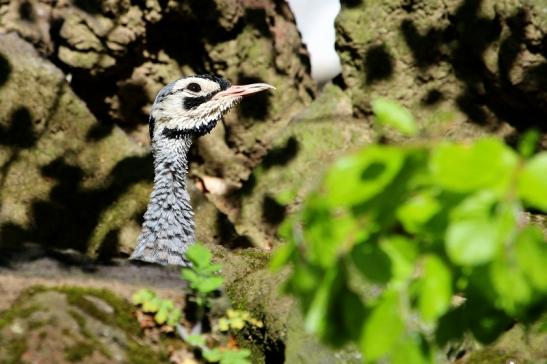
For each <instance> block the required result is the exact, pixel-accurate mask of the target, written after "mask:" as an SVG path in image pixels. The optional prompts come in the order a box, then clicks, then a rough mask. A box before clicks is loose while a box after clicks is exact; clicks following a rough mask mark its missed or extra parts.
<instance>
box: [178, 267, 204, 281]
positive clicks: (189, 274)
mask: <svg viewBox="0 0 547 364" xmlns="http://www.w3.org/2000/svg"><path fill="white" fill-rule="evenodd" d="M181 277H182V279H184V280H187V281H188V282H190V283H193V282H197V281H199V280H200V277H199V276H198V274H197V273H196V272H195V271H194V270H193V269H191V268H182V270H181Z"/></svg>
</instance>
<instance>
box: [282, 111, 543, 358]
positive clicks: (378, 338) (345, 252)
mask: <svg viewBox="0 0 547 364" xmlns="http://www.w3.org/2000/svg"><path fill="white" fill-rule="evenodd" d="M373 106H374V110H375V112H376V113H377V117H378V119H380V121H381V122H382V123H383V124H384V125H391V126H395V127H398V128H401V129H402V130H403V131H404V132H405V133H406V134H413V133H415V132H416V131H417V128H416V127H415V126H414V125H413V120H412V118H411V117H409V115H408V113H407V112H405V111H404V109H402V108H401V107H400V106H398V105H397V104H394V103H391V102H384V101H382V102H380V103H376V104H375V105H373ZM536 141H537V138H536V137H535V136H534V135H533V134H531V135H530V136H527V140H526V141H524V142H523V143H521V145H520V146H519V150H521V153H522V155H521V156H519V155H518V154H517V153H516V152H514V151H513V150H512V149H511V148H509V147H508V146H506V145H505V144H504V143H503V142H501V141H499V140H496V139H494V138H481V139H478V140H476V141H474V142H470V143H454V142H442V143H438V144H435V143H430V142H426V143H421V144H414V145H412V144H409V145H405V146H389V145H370V146H367V147H366V148H364V149H363V150H361V151H360V152H357V153H354V154H352V155H349V156H345V157H343V158H341V159H339V160H338V161H336V163H335V164H334V165H333V166H332V168H330V170H329V171H328V172H327V174H326V176H325V179H324V182H323V184H322V185H321V186H320V188H319V189H318V190H317V191H315V192H314V193H312V194H311V195H310V196H309V197H308V198H307V200H306V201H305V203H304V206H303V208H302V210H301V211H300V212H299V213H296V214H294V215H292V216H291V217H289V219H287V220H286V221H285V222H284V224H283V225H282V227H281V229H280V234H281V235H282V236H283V237H284V238H285V239H286V240H287V244H285V245H283V246H282V247H280V249H279V250H278V251H277V253H276V254H275V255H274V257H273V259H272V266H273V267H274V268H276V269H279V268H281V267H283V266H285V265H291V266H292V270H291V273H290V278H289V279H288V281H287V282H286V286H285V288H286V291H287V292H289V293H291V294H292V295H294V296H295V297H296V298H297V299H298V300H299V301H300V303H301V304H302V307H303V310H304V314H305V325H306V327H307V329H309V330H310V331H313V332H315V333H316V334H317V335H319V336H320V337H321V338H322V339H323V340H324V341H326V342H328V343H330V344H333V345H339V346H340V345H343V344H345V343H347V342H354V343H356V344H357V345H358V346H359V347H360V349H361V351H362V353H363V357H364V358H365V360H366V362H386V361H387V362H391V363H431V362H435V361H437V360H436V358H438V356H437V355H439V353H440V350H441V349H442V348H443V347H445V345H446V344H447V343H450V342H451V340H458V339H459V338H461V337H462V336H463V335H465V334H466V333H471V334H472V335H473V336H474V337H475V338H476V339H477V340H478V341H480V342H483V343H488V342H491V341H492V340H494V339H496V338H497V337H498V336H499V335H500V334H501V333H502V332H504V331H505V330H506V329H507V328H508V327H510V325H511V324H512V323H514V322H515V320H520V321H521V322H529V321H532V320H534V319H535V318H536V317H537V314H538V313H541V312H545V309H546V302H547V264H546V262H547V243H546V241H545V235H544V233H543V232H542V231H541V230H540V229H539V228H538V227H535V226H533V225H527V224H526V223H524V219H525V210H524V208H525V207H528V208H530V209H533V210H535V211H547V153H546V152H542V153H539V154H536V155H533V150H534V149H535V148H534V146H533V145H532V144H533V143H535V142H536ZM455 296H458V297H459V299H458V300H454V297H455ZM441 355H442V354H441Z"/></svg>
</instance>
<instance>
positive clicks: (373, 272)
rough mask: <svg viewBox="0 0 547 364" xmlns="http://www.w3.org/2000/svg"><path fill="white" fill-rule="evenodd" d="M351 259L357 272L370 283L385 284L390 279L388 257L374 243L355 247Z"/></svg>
mask: <svg viewBox="0 0 547 364" xmlns="http://www.w3.org/2000/svg"><path fill="white" fill-rule="evenodd" d="M351 258H352V260H353V262H354V264H355V266H356V267H357V269H359V271H360V272H361V273H362V274H363V276H365V278H366V279H368V280H369V281H371V282H375V283H380V284H385V283H387V282H388V281H389V280H390V278H391V261H390V259H389V256H388V255H387V254H386V253H385V252H384V251H383V250H382V249H380V247H379V246H378V244H375V243H372V244H371V243H363V244H359V245H356V246H355V248H354V249H353V252H352V254H351Z"/></svg>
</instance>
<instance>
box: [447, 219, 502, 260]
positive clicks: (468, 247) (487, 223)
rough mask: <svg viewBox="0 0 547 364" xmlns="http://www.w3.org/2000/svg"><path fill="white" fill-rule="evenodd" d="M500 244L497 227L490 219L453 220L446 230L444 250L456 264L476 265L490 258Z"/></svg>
mask: <svg viewBox="0 0 547 364" xmlns="http://www.w3.org/2000/svg"><path fill="white" fill-rule="evenodd" d="M500 245H501V240H500V236H499V231H498V227H497V226H496V225H495V224H494V223H493V222H492V220H490V219H486V218H483V219H472V220H463V221H455V222H453V223H451V224H450V226H449V227H448V230H447V232H446V243H445V246H446V251H447V253H448V256H449V257H450V260H452V261H453V262H454V263H456V264H462V265H478V264H483V263H486V262H488V261H490V260H491V259H492V257H493V256H494V255H495V254H496V252H497V250H498V248H499V247H500Z"/></svg>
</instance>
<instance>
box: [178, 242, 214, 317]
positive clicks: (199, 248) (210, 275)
mask: <svg viewBox="0 0 547 364" xmlns="http://www.w3.org/2000/svg"><path fill="white" fill-rule="evenodd" d="M186 257H187V258H188V260H189V261H190V262H191V263H192V267H190V268H182V278H183V279H184V280H186V281H187V282H188V284H189V285H190V288H191V289H192V290H193V293H194V302H195V303H196V304H197V305H198V306H200V307H209V306H210V297H211V295H212V293H213V292H215V291H216V290H218V289H219V288H220V287H222V284H223V283H224V278H222V276H220V274H219V273H218V272H219V271H220V269H221V268H222V267H221V266H220V265H219V264H214V263H212V258H213V255H212V254H211V252H210V251H209V249H207V248H205V247H204V246H203V245H200V244H194V245H192V246H191V247H190V248H188V250H187V251H186Z"/></svg>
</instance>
